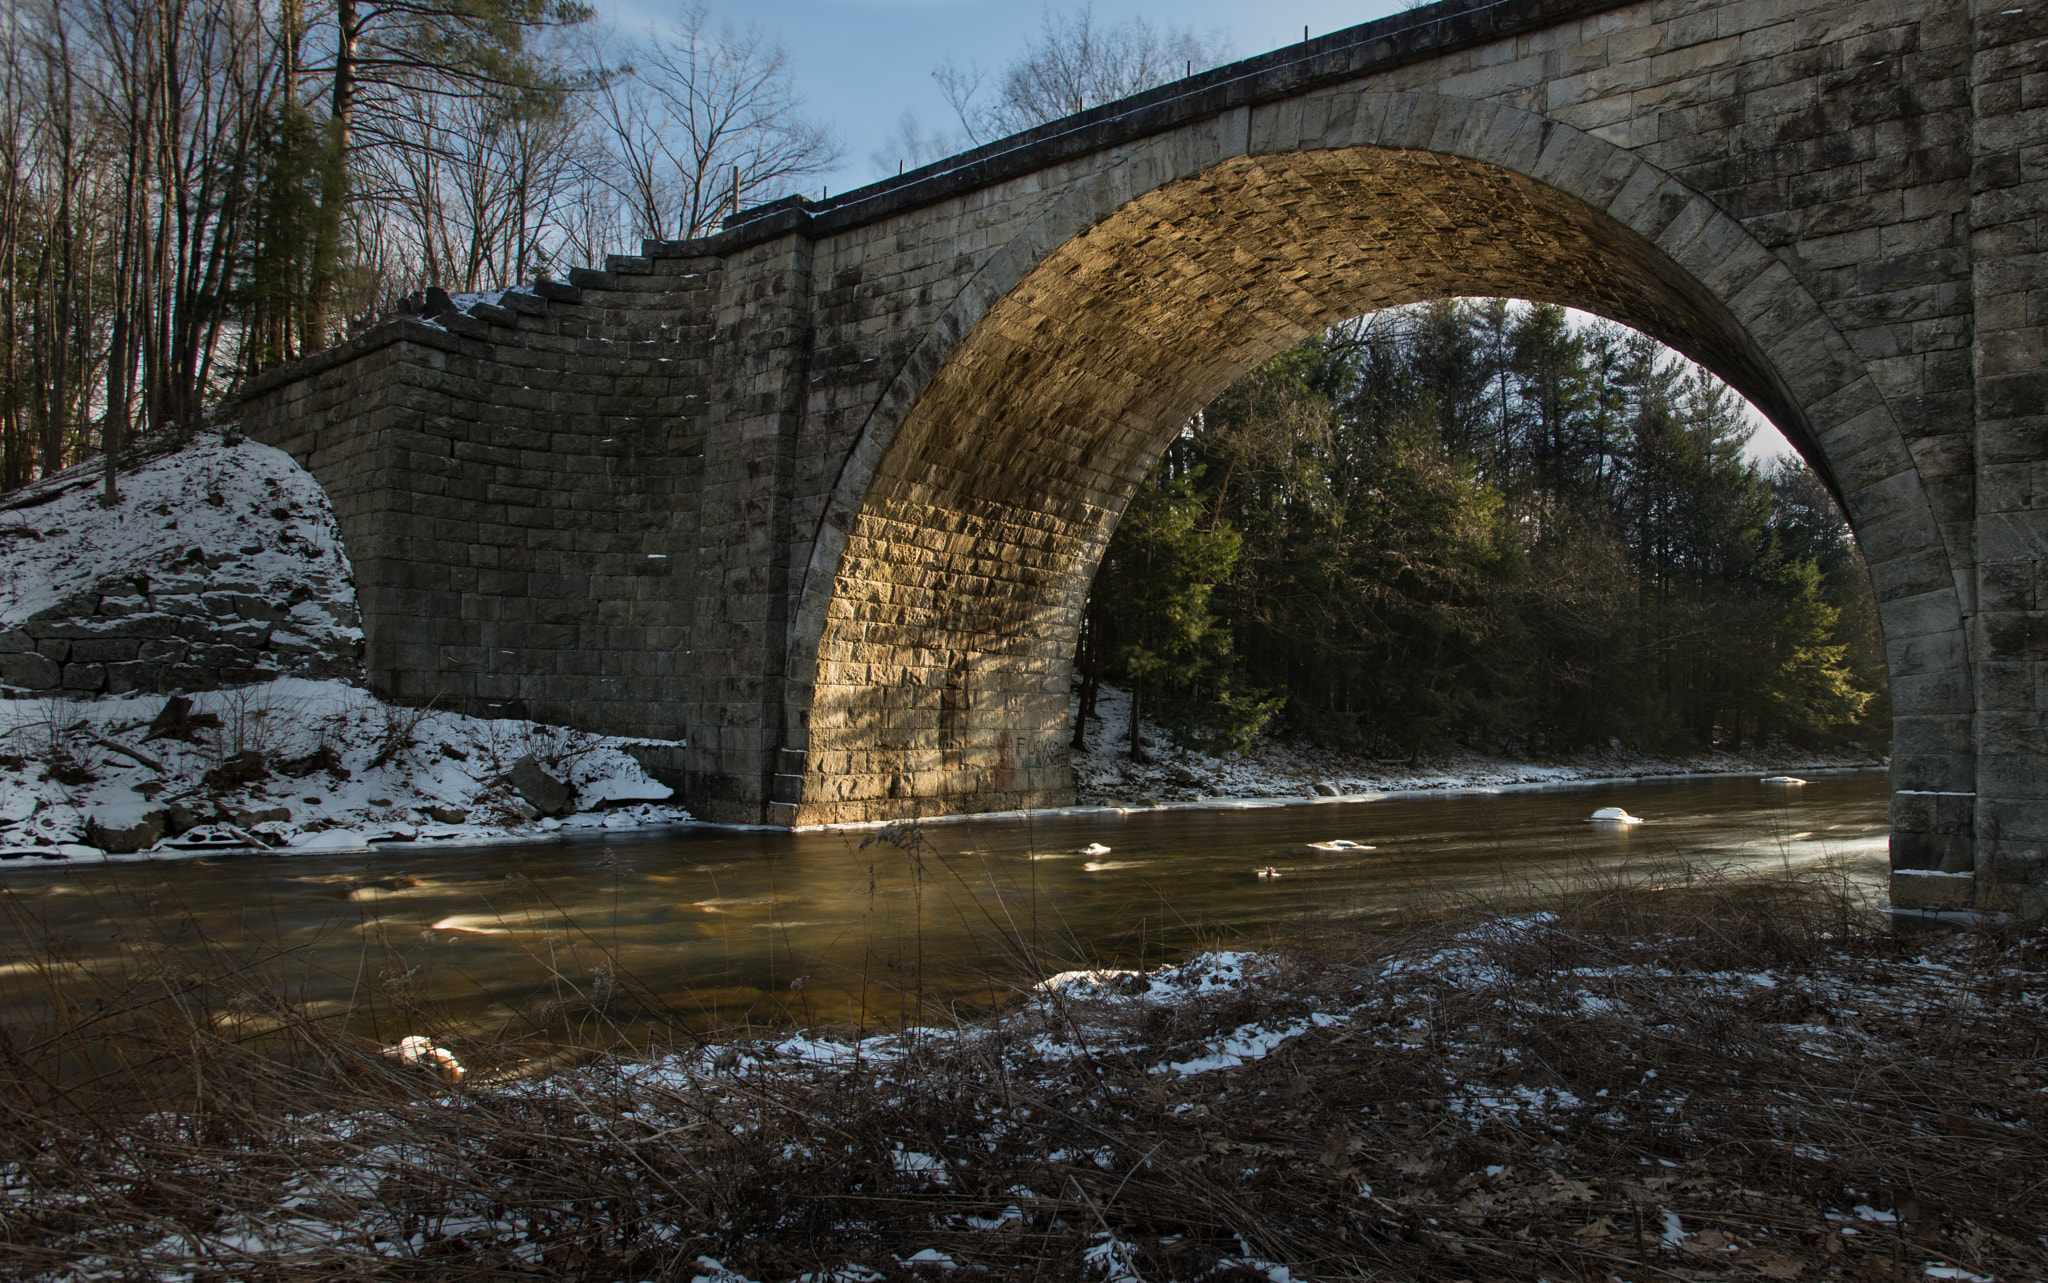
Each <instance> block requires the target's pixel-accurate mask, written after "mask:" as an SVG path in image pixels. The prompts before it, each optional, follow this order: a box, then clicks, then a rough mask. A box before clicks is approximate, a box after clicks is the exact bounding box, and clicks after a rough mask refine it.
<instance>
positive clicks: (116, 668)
mask: <svg viewBox="0 0 2048 1283" xmlns="http://www.w3.org/2000/svg"><path fill="white" fill-rule="evenodd" d="M163 673H164V667H163V665H162V664H152V663H150V662H148V661H147V660H140V659H138V660H135V661H134V662H132V663H127V664H108V665H107V694H109V695H125V694H127V693H128V692H130V691H148V690H157V689H159V688H161V687H162V685H163Z"/></svg>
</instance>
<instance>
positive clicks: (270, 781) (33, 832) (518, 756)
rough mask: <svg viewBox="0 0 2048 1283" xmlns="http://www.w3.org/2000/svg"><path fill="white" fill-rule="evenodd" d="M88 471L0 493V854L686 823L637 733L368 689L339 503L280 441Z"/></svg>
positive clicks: (123, 853) (541, 833)
mask: <svg viewBox="0 0 2048 1283" xmlns="http://www.w3.org/2000/svg"><path fill="white" fill-rule="evenodd" d="M98 486H99V476H98V474H97V473H96V472H94V471H93V470H91V469H73V470H72V471H70V472H66V473H61V474H59V475H57V476H55V477H52V478H50V479H49V480H48V481H45V482H40V483H38V484H36V485H34V486H30V487H27V488H25V489H24V490H22V491H20V492H19V493H17V494H15V495H12V496H9V497H8V499H7V501H6V503H5V505H4V507H0V686H4V688H5V694H7V695H8V696H10V697H11V698H8V699H4V700H0V868H5V867H22V865H23V864H24V863H28V864H32V863H34V862H35V861H37V860H97V859H103V858H108V857H109V855H110V854H111V855H116V856H119V857H122V858H131V857H132V858H166V857H177V856H183V855H192V854H198V853H203V852H206V851H216V850H223V849H235V848H241V849H251V848H254V849H262V850H275V851H279V852H290V851H316V850H325V851H338V850H351V849H362V848H364V847H365V846H366V845H368V844H371V843H385V842H415V843H417V842H478V841H507V840H520V839H532V838H539V837H545V836H547V835H549V834H551V833H554V832H557V831H559V830H562V829H565V828H566V829H576V828H599V827H601V828H621V827H638V826H646V825H665V824H674V823H678V822H682V821H686V820H688V819H689V815H688V813H687V812H686V811H683V810H682V809H680V808H679V807H677V806H674V805H672V804H671V802H672V797H673V795H672V792H671V790H669V789H668V788H667V787H665V786H663V785H662V784H660V783H657V782H656V781H655V780H654V779H653V778H652V777H651V776H649V775H648V774H647V772H646V771H644V770H643V769H642V768H641V766H640V764H639V763H638V762H637V761H635V760H634V758H633V757H632V756H631V755H630V753H629V751H628V750H629V749H631V748H633V747H635V743H629V742H628V741H625V740H619V739H613V738H608V737H604V736H598V735H590V734H584V733H581V732H577V731H570V730H565V729H562V728H558V727H549V726H542V725H538V724H536V723H532V722H526V721H516V720H489V719H482V718H475V717H466V716H462V715H459V714H455V713H449V712H443V711H438V710H432V709H425V710H423V709H417V708H407V707H400V706H396V705H391V704H387V703H384V702H383V701H381V700H379V699H377V698H376V697H375V696H373V695H372V694H370V693H369V692H368V691H366V690H364V689H363V688H362V687H363V683H362V680H361V678H362V667H361V659H360V652H361V643H362V630H361V628H360V627H359V626H358V625H359V621H358V616H357V611H356V601H355V587H354V580H353V572H352V569H351V567H350V565H349V561H348V557H347V552H346V549H344V548H343V546H342V542H341V536H340V532H339V530H338V529H337V527H336V524H335V520H334V513H333V510H332V508H331V506H330V505H329V504H328V502H327V496H326V495H325V493H324V492H323V491H322V490H321V489H320V487H319V485H318V483H316V482H315V481H314V480H313V478H312V477H311V476H310V475H308V474H307V473H306V472H305V471H304V470H303V469H301V468H300V467H299V466H298V465H297V464H296V463H295V462H293V460H292V458H291V457H290V456H289V455H287V454H285V453H284V452H282V451H279V450H274V449H271V448H270V447H268V446H263V445H258V444H256V443H254V442H249V441H235V440H234V439H233V438H232V437H223V436H220V435H217V434H213V433H202V434H200V435H199V436H198V437H197V438H195V439H194V441H193V442H192V443H190V444H189V445H187V446H185V447H184V448H182V449H180V450H177V451H174V452H170V453H166V454H161V455H158V456H155V457H153V458H150V459H148V460H147V461H145V462H143V463H141V464H139V465H138V466H136V467H134V468H133V469H132V470H131V471H128V472H125V473H123V474H122V475H121V477H120V487H121V493H122V500H121V502H120V503H119V504H116V505H113V506H111V507H108V506H103V505H102V504H101V503H100V492H99V489H98ZM650 743H652V742H650ZM658 747H664V748H668V747H673V745H671V744H667V743H663V744H660V745H658Z"/></svg>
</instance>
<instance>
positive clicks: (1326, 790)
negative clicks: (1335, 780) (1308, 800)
mask: <svg viewBox="0 0 2048 1283" xmlns="http://www.w3.org/2000/svg"><path fill="white" fill-rule="evenodd" d="M1316 796H1317V797H1342V796H1344V792H1343V790H1342V789H1339V788H1338V787H1337V786H1336V785H1335V784H1332V783H1330V782H1329V781H1328V780H1317V781H1316Z"/></svg>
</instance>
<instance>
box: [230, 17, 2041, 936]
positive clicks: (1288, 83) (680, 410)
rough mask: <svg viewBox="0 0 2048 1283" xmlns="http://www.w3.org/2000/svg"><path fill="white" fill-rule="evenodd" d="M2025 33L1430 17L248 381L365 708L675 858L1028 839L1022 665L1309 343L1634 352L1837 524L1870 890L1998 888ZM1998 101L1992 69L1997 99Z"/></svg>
mask: <svg viewBox="0 0 2048 1283" xmlns="http://www.w3.org/2000/svg"><path fill="white" fill-rule="evenodd" d="M2044 59H2048V10H2043V9H2042V8H2041V7H2040V6H2026V7H2022V8H2020V9H2013V8H2012V7H2011V6H2010V5H2007V6H2006V8H2004V9H2001V8H1999V7H1998V5H1997V4H1990V3H1983V2H1982V0H1883V2H1881V3H1873V2H1871V0H1857V2H1852V0H1799V2H1797V3H1794V4H1790V5H1783V6H1757V5H1754V4H1749V3H1740V2H1738V0H1645V2H1642V3H1635V4H1617V3H1614V0H1508V2H1507V3H1496V4H1489V5H1472V4H1466V3H1463V0H1451V2H1450V3H1445V4H1439V5H1435V6H1431V7H1429V8H1425V9H1421V10H1415V11H1412V12H1410V13H1407V14H1403V15H1399V16H1397V17H1394V18H1389V19H1386V20H1384V21H1382V22H1379V23H1373V24H1368V25H1367V26H1364V27H1360V28H1355V29H1353V30H1351V31H1346V32H1339V33H1334V34H1332V35H1330V36H1325V37H1322V38H1319V39H1318V40H1316V41H1313V42H1309V43H1308V44H1305V45H1302V46H1297V47H1294V48H1292V49H1287V50H1281V51H1278V52H1276V53H1274V54H1270V55H1266V56H1264V57H1261V58H1257V59H1252V60H1249V61H1247V62H1245V63H1240V64H1237V65H1235V66H1233V67H1229V68H1222V69H1218V70H1217V71H1214V72H1209V73H1205V74H1204V75H1202V76H1197V77H1194V78H1193V79H1191V80H1189V81H1185V82H1181V83H1178V84H1175V85H1171V86H1167V87H1164V88H1162V89H1159V90H1155V91H1153V92H1151V93H1148V94H1145V95H1141V96H1139V97H1138V98H1135V99H1132V100H1129V101H1127V102H1124V103H1119V104H1112V105H1110V106H1108V107H1104V108H1099V109H1096V110H1095V111H1092V112H1088V113H1084V114H1083V115H1081V116H1078V117H1075V118H1072V119H1070V120H1067V121H1061V122H1056V123H1055V124H1052V125H1047V126H1044V127H1041V128H1039V129H1036V130H1033V131H1031V132H1029V133H1026V134H1024V135H1020V136H1019V137H1017V138H1015V139H1009V140H1004V141H1003V142H1000V143H996V144H992V145H990V146H988V147H984V148H982V149H979V150H978V151H975V152H970V153H967V154H966V155H964V156H960V157H954V158H951V159H949V160H947V161H944V162H941V163H939V164H937V165H933V166H929V167H927V168H926V169H924V170H920V171H918V172H915V173H912V174H908V175H905V176H903V177H902V178H900V179H893V180H890V181H888V182H884V183H881V184H877V185H876V186H874V187H870V188H866V189H863V190H861V191H857V192H852V193H847V194H845V195H843V196H840V197H838V198H835V199H833V200H831V201H826V202H822V203H813V202H809V201H804V200H801V199H798V198H791V199H790V200H786V201H781V202H777V203H776V204H774V205H770V206H765V207H763V208H760V209H756V210H750V211H745V212H743V213H742V214H740V215H738V216H737V217H736V218H735V219H733V220H729V222H728V226H727V228H726V229H725V230H724V231H722V232H720V233H719V234H718V235H716V236H713V237H710V238H707V239H704V240H700V241H694V242H687V243H671V242H650V243H649V244H648V245H647V246H646V247H645V252H644V253H643V254H641V255H639V256H633V257H619V258H614V259H612V260H610V261H609V262H608V264H607V266H606V269H605V270H603V271H577V272H572V273H571V274H570V280H569V281H568V282H567V283H551V284H546V285H542V286H538V287H535V289H534V291H532V292H531V293H530V294H522V295H520V296H518V297H516V298H512V299H508V300H507V301H506V305H504V306H501V307H496V308H477V309H473V311H472V312H471V314H469V315H465V316H456V317H450V318H443V319H441V320H440V321H438V322H437V323H435V324H423V323H420V322H417V321H410V320H400V321H394V322H391V323H389V324H387V325H384V326H382V327H380V328H378V329H376V330H373V331H370V332H368V333H366V334H364V335H362V336H359V337H358V338H356V339H353V340H351V341H350V342H349V343H347V344H344V345H343V346H342V347H340V348H338V349H335V350H334V351H331V352H328V353H324V354H321V355H320V356H318V357H314V358H311V359H310V360H308V361H306V362H302V363H300V364H299V365H297V366H294V367H289V368H287V369H284V370H281V371H275V372H272V373H269V374H266V375H264V376H262V377H261V378H259V379H257V380H255V381H254V382H253V383H252V385H251V387H250V389H249V390H248V393H247V401H246V405H245V412H244V424H245V427H246V429H247V430H248V431H249V432H250V434H251V435H252V436H256V437H258V438H259V439H262V440H267V441H271V442H273V443H275V444H278V445H281V446H284V447H285V448H287V449H290V450H291V451H292V452H293V453H294V454H295V455H297V456H298V457H299V458H300V459H301V460H302V461H304V462H306V464H307V465H308V466H309V467H310V468H311V469H312V470H313V472H314V473H315V475H317V476H319V477H320V478H321V480H322V482H323V483H324V484H326V485H327V486H328V488H329V490H330V492H332V493H333V495H334V498H335V503H336V509H337V513H338V514H339V516H340V517H341V520H342V524H343V528H344V532H345V534H346V536H347V538H348V540H349V547H350V551H351V553H352V554H353V556H354V558H355V561H356V565H357V571H358V577H359V586H360V593H361V597H362V605H363V611H364V616H365V628H366V631H367V633H368V643H367V645H368V656H369V659H368V662H369V667H370V675H371V679H372V681H373V683H374V684H376V685H377V686H378V688H379V689H380V690H382V691H384V692H385V693H388V694H392V695H396V696H399V697H402V698H414V699H426V698H437V699H439V700H441V701H442V703H443V704H444V706H446V705H452V706H455V707H460V708H463V709H466V710H469V711H476V712H488V711H506V712H518V713H521V714H522V715H527V716H534V717H538V718H541V719H543V720H549V721H556V722H563V723H567V724H571V725H577V726H584V727H588V728H590V729H593V730H602V731H606V732H610V733H619V734H629V735H646V736H655V737H660V738H664V739H684V740H687V741H688V748H687V750H686V751H685V753H684V763H683V765H682V767H681V768H680V772H679V773H678V774H676V776H675V779H676V782H677V783H678V784H679V785H680V786H681V787H682V789H683V791H684V794H685V797H686V799H687V801H688V802H689V804H690V805H691V806H692V807H693V809H695V810H696V811H697V812H698V813H699V814H700V815H702V816H704V817H705V818H709V819H717V820H730V821H745V822H768V823H777V824H809V823H831V822H840V821H852V820H872V819H883V818H893V817H908V816H914V815H919V814H933V813H937V812H941V811H963V810H988V809H1007V808H1012V807H1023V806H1040V805H1048V804H1055V803H1059V802H1062V801H1065V800H1067V799H1069V798H1070V797H1071V795H1072V781H1071V772H1070V770H1069V765H1068V761H1067V750H1066V748H1065V743H1066V734H1065V719H1066V709H1067V679H1068V675H1069V674H1068V668H1069V665H1070V663H1071V658H1072V644H1073V636H1074V632H1075V629H1076V628H1077V626H1078V619H1079V610H1080V606H1081V604H1082V602H1083V601H1084V600H1085V597H1086V593H1087V588H1088V583H1089V581H1090V579H1091V578H1092V576H1093V573H1094V569H1095V566H1096V563H1097V561H1098V560H1099V557H1100V553H1101V550H1102V547H1103V545H1104V544H1105V542H1106V541H1107V539H1108V537H1109V533H1110V531H1111V530H1113V529H1114V526H1115V523H1116V520H1117V517H1118V515H1119V514H1120V513H1121V511H1122V508H1123V505H1124V503H1125V502H1126V501H1127V499H1128V498H1129V495H1130V493H1131V491H1132V488H1133V487H1135V485H1136V484H1137V482H1138V481H1139V480H1140V479H1141V478H1142V477H1143V475H1144V473H1145V471H1146V470H1147V469H1148V468H1149V467H1150V466H1151V463H1152V461H1153V459H1154V458H1156V457H1157V454H1158V452H1159V451H1160V449H1162V448H1163V446H1164V444H1165V442H1166V441H1167V440H1168V439H1169V438H1170V436H1171V434H1172V432H1173V431H1174V430H1176V429H1177V428H1178V426H1179V425H1180V424H1181V423H1182V422H1184V421H1185V418H1186V416H1187V415H1188V414H1189V413H1191V412H1192V411H1193V410H1195V409H1197V408H1199V407H1200V406H1201V405H1202V404H1204V403H1205V402H1206V401H1207V400H1208V399H1209V398H1210V397H1212V396H1213V395H1214V394H1215V393H1216V392H1218V391H1220V390H1221V388H1222V387H1224V386H1226V385H1227V384H1228V382H1229V381H1230V380H1231V379H1232V378H1234V377H1235V376H1237V375H1238V374H1240V373H1242V372H1243V371H1245V370H1248V369H1249V368H1251V367H1252V366H1253V365H1255V364H1256V363H1257V362H1258V361H1259V360H1261V359H1263V358H1264V357H1265V356H1267V355H1269V354H1270V353H1272V352H1274V351H1277V350H1279V349H1280V348H1281V347H1284V346H1285V345H1286V344H1287V343H1289V342H1292V341H1294V340H1295V339H1297V338H1299V337H1302V336H1303V335H1306V334H1309V333H1313V332H1315V331H1316V330H1317V329H1319V328H1321V327H1323V326H1326V325H1328V324H1330V323H1332V322H1334V321H1337V320H1339V319H1342V318H1343V317H1346V316H1350V315H1355V314H1357V313H1360V312H1364V311H1370V310H1374V309H1376V308H1380V307H1385V306H1391V305H1395V304H1399V303H1404V302H1409V301H1414V300H1419V299H1424V298H1432V297H1444V296H1447V295H1456V294H1490V295H1510V296H1515V297H1521V298H1527V299H1535V300H1541V301H1548V302H1557V303H1563V304H1567V305H1571V306H1575V307H1580V308H1585V309H1587V310H1590V311H1594V312H1599V313H1601V314H1603V315H1606V316H1610V317H1613V318H1614V319H1617V320H1620V321H1623V322H1625V323H1627V324H1630V325H1633V326H1635V327H1636V328H1638V329H1641V330H1643V331H1645V332H1647V333H1650V334H1652V335H1654V336H1655V337H1657V338H1659V339H1661V340H1663V341H1664V342H1666V343H1668V344H1670V345H1672V346H1673V347H1676V348H1678V349H1679V350H1681V351H1683V352H1685V353H1686V354H1687V355H1689V356H1691V357H1693V358H1694V359H1695V360H1698V361H1700V362H1701V363H1703V364H1705V365H1707V366H1708V367H1709V368H1711V369H1713V370H1714V371H1715V372H1716V373H1718V374H1720V375H1721V376H1722V377H1723V378H1724V379H1726V380H1728V381H1729V382H1730V383H1731V384H1732V385H1734V386H1735V387H1736V388H1737V389H1738V390H1740V391H1741V392H1742V393H1743V394H1744V395H1745V396H1747V397H1748V398H1749V399H1750V400H1751V402H1752V403H1754V404H1755V405H1757V406H1758V408H1759V409H1761V410H1762V411H1763V412H1764V413H1766V414H1767V415H1769V416H1770V417H1771V418H1772V420H1773V421H1774V422H1775V423H1776V424H1777V425H1778V426H1779V427H1780V428H1781V429H1782V430H1783V431H1784V433H1785V434H1786V436H1787V438H1788V439H1790V440H1791V441H1792V442H1793V443H1794V444H1795V446H1797V447H1798V448H1799V449H1800V451H1801V452H1802V454H1804V455H1805V457H1806V458H1807V460H1808V461H1809V462H1810V463H1812V464H1813V465H1814V467H1815V468H1816V470H1817V471H1818V472H1819V473H1820V474H1821V476H1822V477H1823V478H1824V479H1825V480H1826V481H1827V482H1828V484H1829V486H1830V488H1831V489H1832V490H1833V491H1834V493H1835V494H1836V496H1837V497H1838V498H1839V499H1840V500H1841V501H1842V503H1843V505H1844V509H1845V511H1846V512H1847V514H1848V515H1849V518H1850V521H1851V523H1852V525H1853V526H1854V527H1855V529H1856V532H1857V536H1858V539H1859V542H1860V544H1861V546H1862V548H1863V551H1864V553H1865V555H1866V558H1867V560H1868V562H1869V565H1870V568H1871V574H1872V579H1873V583H1874V587H1875V589H1876V593H1877V597H1878V601H1879V610H1880V617H1881V620H1882V623H1883V627H1884V630H1885V637H1886V645H1887V651H1888V656H1889V660H1890V666H1891V673H1892V692H1893V699H1894V706H1895V709H1896V719H1895V737H1896V750H1895V754H1894V758H1893V764H1892V774H1893V784H1894V787H1895V789H1896V790H1897V792H1896V795H1895V797H1894V800H1893V803H1892V807H1891V819H1892V825H1893V842H1892V854H1893V865H1894V870H1895V876H1894V882H1893V888H1894V889H1893V897H1894V900H1895V901H1896V902H1898V903H1900V904H1921V905H1929V906H1936V905H1944V904H1965V903H1966V904H1969V905H1973V906H1979V907H1986V908H2006V909H2022V910H2027V911H2034V910H2036V909H2038V908H2039V907H2040V897H2041V895H2042V890H2041V888H2042V885H2043V882H2044V879H2048V857H2044V851H2048V642H2044V640H2043V639H2044V638H2048V601H2044V591H2043V574H2044V572H2043V566H2044V565H2048V556H2044V549H2048V410H2044V406H2048V357H2044V350H2048V228H2044V225H2043V220H2044V213H2048V186H2044V183H2048V178H2044V175H2048V103H2044V102H2042V101H2040V100H2039V97H2040V96H2039V93H2038V92H2037V90H2038V86H2037V85H2035V83H2034V80H2035V79H2038V75H2037V74H2036V72H2035V71H2034V70H2032V69H2037V68H2038V67H2039V66H2041V65H2043V62H2044ZM2029 76H2033V77H2034V78H2033V79H2029Z"/></svg>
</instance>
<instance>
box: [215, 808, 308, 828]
mask: <svg viewBox="0 0 2048 1283" xmlns="http://www.w3.org/2000/svg"><path fill="white" fill-rule="evenodd" d="M220 809H221V814H223V815H225V816H227V818H228V821H229V823H231V824H238V825H240V826H241V827H243V828H245V829H246V828H253V827H255V826H256V825H258V824H268V823H270V822H271V821H273V820H275V821H277V822H278V823H280V824H282V823H289V822H290V820H291V818H292V813H291V809H290V808H289V807H283V806H253V807H245V806H223V807H222V808H220Z"/></svg>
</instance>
